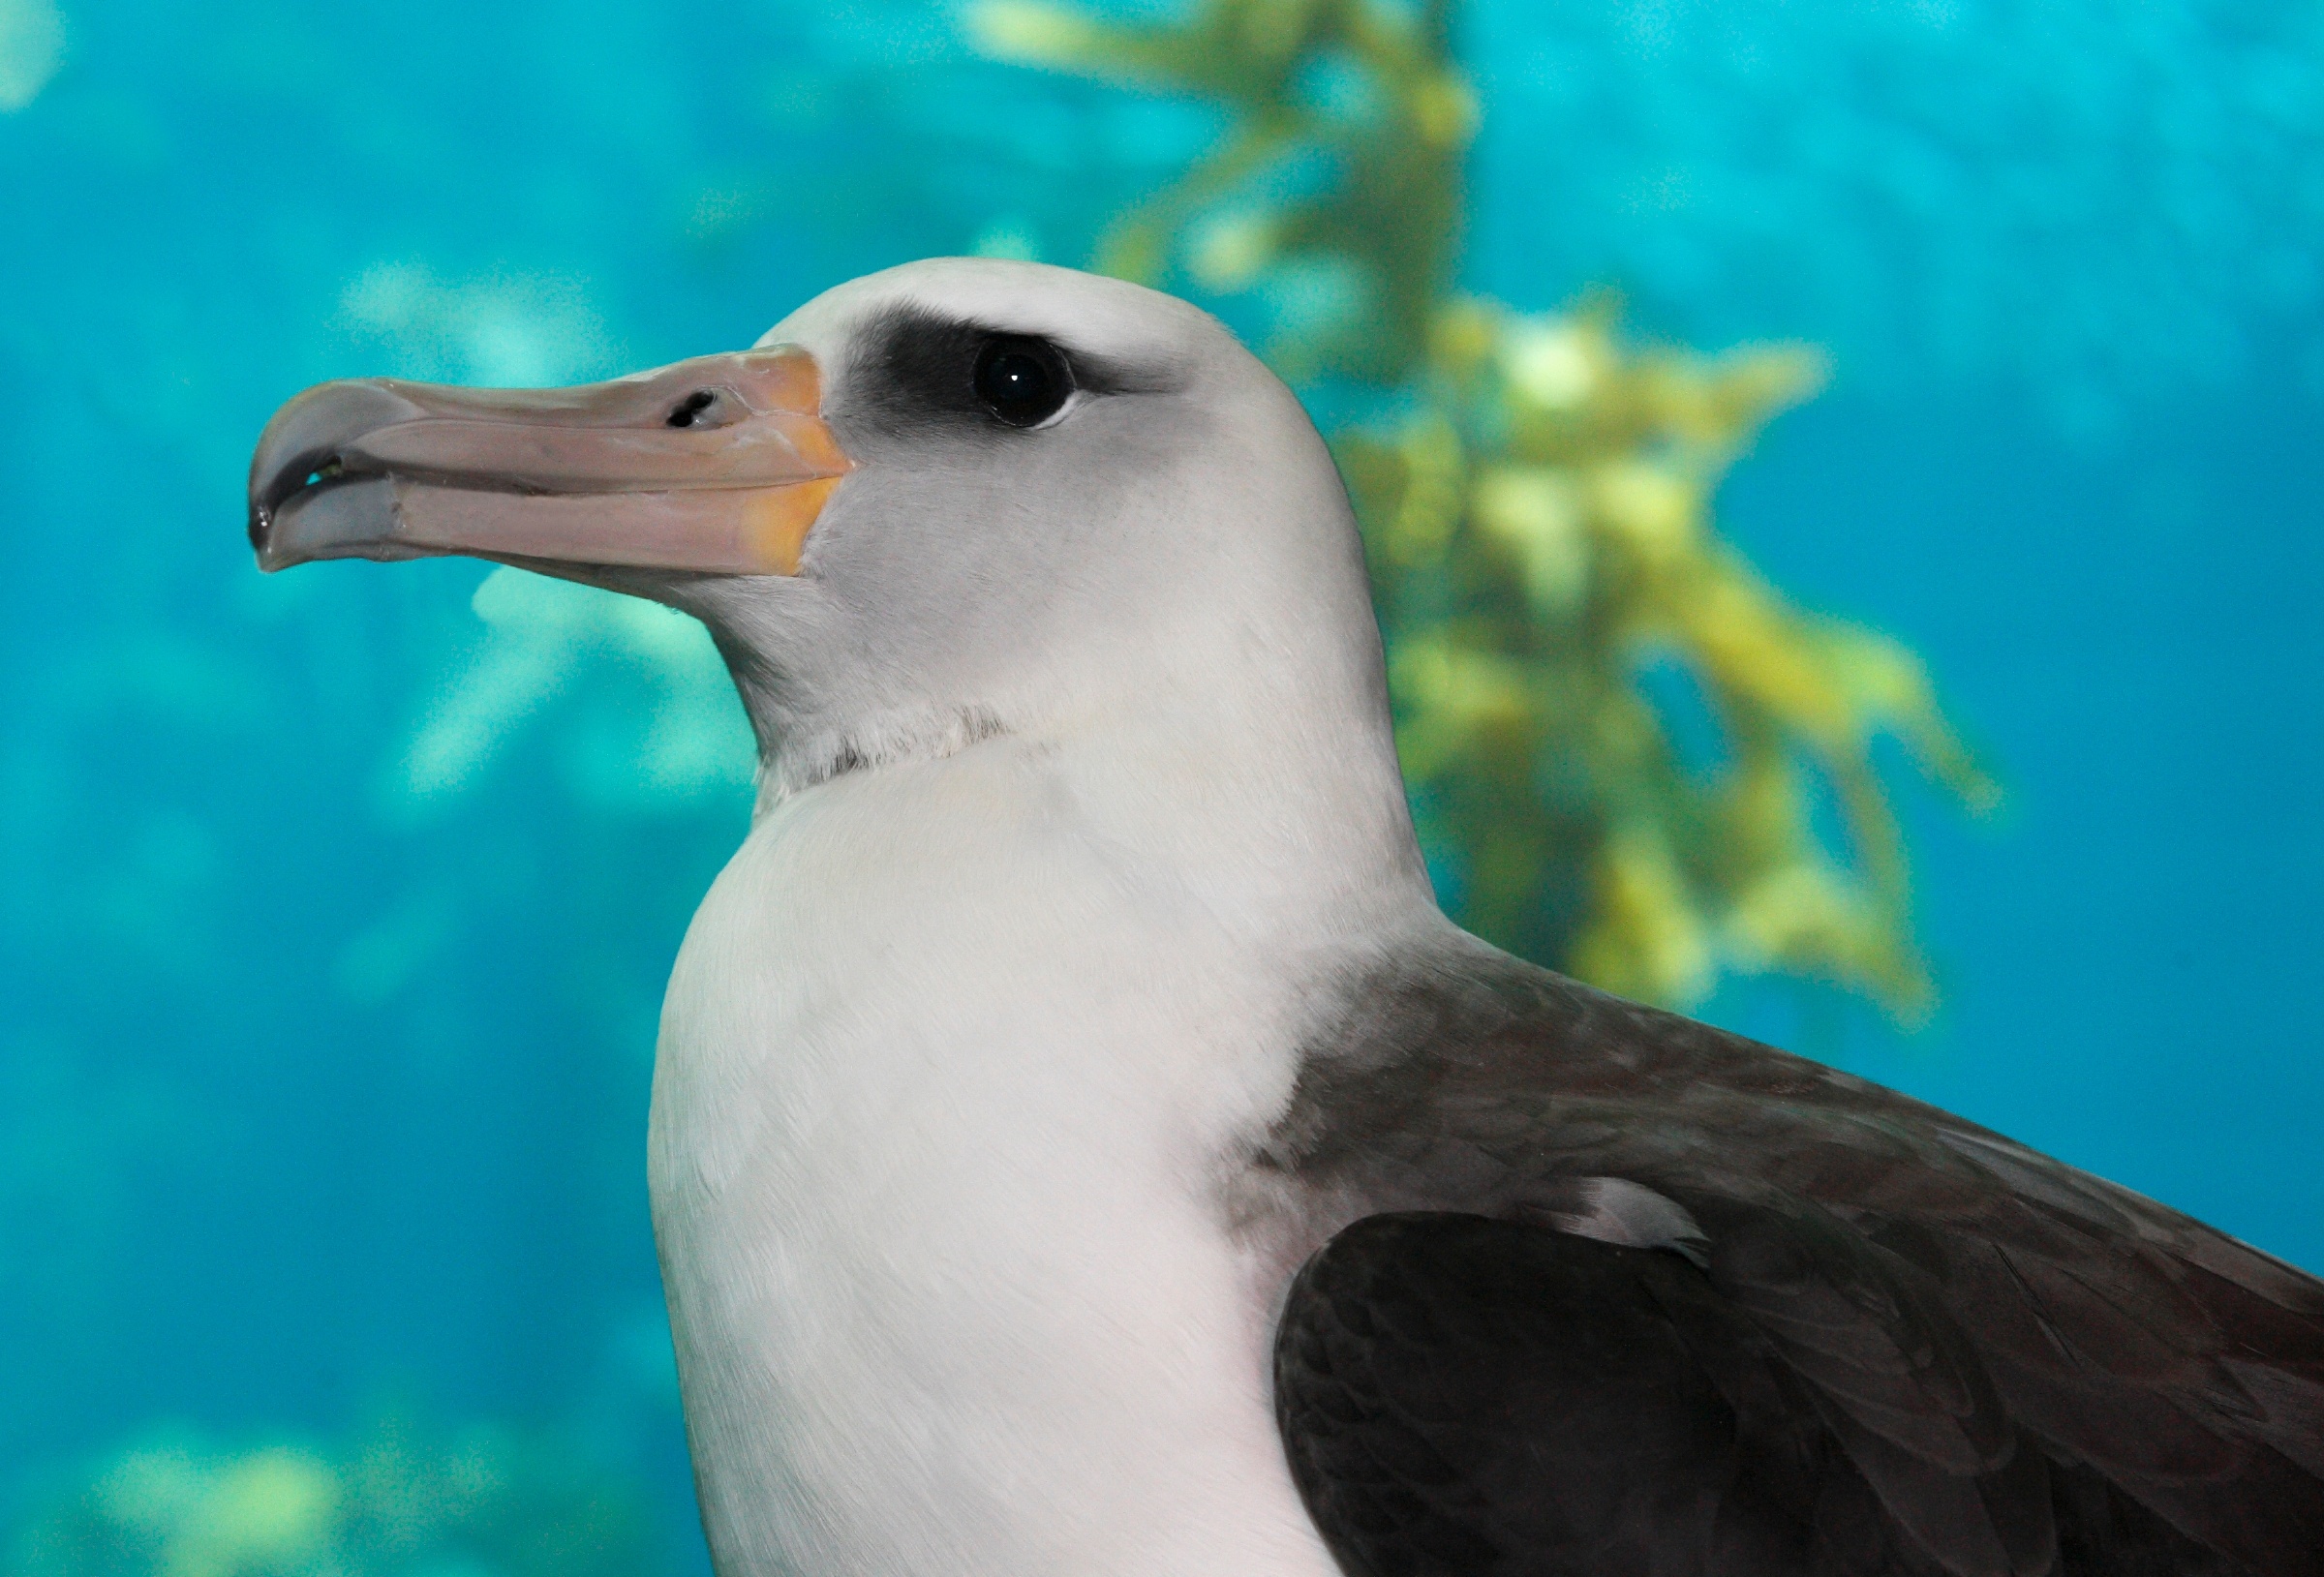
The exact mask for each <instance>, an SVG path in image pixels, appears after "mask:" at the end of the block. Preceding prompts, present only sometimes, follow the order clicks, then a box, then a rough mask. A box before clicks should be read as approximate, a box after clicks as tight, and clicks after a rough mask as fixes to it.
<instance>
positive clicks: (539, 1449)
mask: <svg viewBox="0 0 2324 1577" xmlns="http://www.w3.org/2000/svg"><path fill="white" fill-rule="evenodd" d="M648 1535H649V1526H648V1523H647V1520H646V1518H645V1515H644V1513H643V1510H642V1502H641V1501H640V1499H639V1497H638V1496H637V1495H636V1494H635V1492H634V1491H633V1489H632V1487H631V1486H630V1485H628V1484H627V1482H624V1481H621V1480H619V1479H617V1478H615V1477H613V1476H611V1475H609V1474H608V1473H607V1472H606V1471H605V1470H603V1469H602V1468H599V1467H596V1466H595V1465H593V1464H592V1463H590V1462H589V1461H588V1460H587V1459H586V1458H584V1457H583V1456H581V1455H580V1454H578V1453H577V1452H575V1451H573V1450H572V1449H570V1448H569V1447H567V1446H566V1445H564V1444H562V1443H561V1442H559V1441H554V1440H551V1439H549V1438H546V1437H534V1436H524V1435H516V1434H510V1433H507V1432H504V1431H500V1430H495V1429H490V1428H476V1429H472V1430H470V1431H467V1432H465V1433H463V1434H461V1435H459V1436H457V1437H454V1438H449V1439H439V1438H434V1437H431V1436H427V1435H423V1434H421V1433H419V1432H417V1431H415V1430H413V1429H412V1428H411V1427H409V1426H406V1425H395V1424H391V1425H386V1426H382V1427H381V1428H378V1429H375V1430H373V1431H371V1432H369V1433H368V1434H366V1435H365V1436H364V1437H362V1438H360V1439H358V1440H356V1441H353V1442H352V1443H350V1444H349V1445H347V1446H346V1447H344V1448H342V1449H338V1450H321V1449H317V1448H315V1447H313V1446H310V1445H306V1444H292V1443H281V1442H278V1443H273V1444H264V1445H256V1446H251V1447H246V1448H243V1449H222V1448H218V1447H214V1446H211V1445H208V1444H205V1443H203V1442H201V1441H194V1440H183V1439H161V1440H156V1441H149V1442H147V1443H145V1444H141V1445H138V1446H135V1447H133V1448H131V1449H129V1450H126V1451H123V1452H121V1453H119V1454H118V1455H117V1456H115V1457H113V1458H112V1459H111V1460H110V1461H108V1462H107V1463H105V1464H104V1465H102V1466H101V1467H100V1468H99V1469H98V1471H96V1472H95V1474H94V1475H93V1476H92V1477H90V1478H89V1479H88V1480H87V1481H86V1482H85V1483H83V1484H81V1485H80V1486H79V1487H78V1488H77V1489H76V1490H74V1491H72V1492H70V1493H68V1494H66V1495H65V1496H63V1497H61V1498H60V1499H59V1501H57V1502H56V1503H55V1504H54V1505H53V1506H52V1507H51V1508H50V1510H49V1511H48V1512H47V1513H46V1515H43V1516H39V1517H36V1518H35V1519H34V1520H32V1521H31V1522H30V1523H28V1524H27V1525H26V1526H25V1527H24V1528H23V1529H22V1530H21V1531H20V1532H18V1534H17V1535H16V1536H15V1539H14V1540H13V1542H12V1544H11V1547H10V1548H8V1549H7V1550H6V1551H5V1552H0V1559H4V1560H5V1562H6V1563H5V1566H4V1567H0V1569H5V1570H6V1572H7V1573H8V1577H407V1574H411V1573H419V1572H440V1573H449V1572H458V1573H461V1574H463V1577H653V1574H655V1573H657V1572H658V1571H660V1570H661V1569H663V1567H664V1565H665V1564H666V1562H663V1561H662V1560H660V1559H658V1558H657V1555H656V1553H655V1552H654V1550H653V1548H652V1545H651V1541H650V1539H649V1536H648Z"/></svg>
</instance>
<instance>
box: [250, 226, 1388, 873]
mask: <svg viewBox="0 0 2324 1577" xmlns="http://www.w3.org/2000/svg"><path fill="white" fill-rule="evenodd" d="M251 536H252V541H253V543H254V545H255V546H256V548H257V550H258V554H259V560H260V564H261V565H262V566H263V567H265V568H268V569H277V568H282V567H284V566H287V565H290V564H294V563H299V562H302V561H307V560H312V559H327V558H350V557H352V558H369V559H402V558H411V557H416V556H421V555H435V554H468V555H473V556H475V557H479V558H486V559H494V560H499V561H504V562H509V563H516V564H521V565H523V566H525V567H527V568H530V569H535V570H538V571H541V572H543V573H546V574H551V575H561V576H565V577H567V578H570V579H574V580H581V581H587V582H591V583H593V584H596V585H600V586H606V587H610V588H613V589H615V590H619V591H627V592H631V593H634V594H637V595H642V596H648V597H653V598H656V599H657V600H660V601H663V602H667V603H670V604H672V605H674V606H676V607H679V608H682V609H685V610H686V611H688V612H689V613H691V614H694V615H696V616H697V617H699V618H700V619H702V620H703V622H705V623H707V624H708V625H709V626H710V628H711V630H712V632H713V634H714V635H715V636H716V637H717V639H718V642H719V647H720V650H721V651H722V652H724V653H725V655H726V658H727V661H728V665H729V666H730V668H731V669H732V670H733V672H734V676H735V680H736V682H737V684H738V685H739V687H740V688H741V690H742V693H743V696H744V699H745V702H746V704H747V706H748V707H749V712H750V714H751V718H752V721H753V724H754V725H755V727H756V729H757V731H758V734H759V738H760V742H761V747H762V752H763V754H764V756H765V760H766V764H767V768H768V770H769V773H770V777H771V780H772V782H773V783H774V785H775V786H776V788H777V790H778V791H779V792H780V791H781V790H785V789H796V788H799V787H801V786H804V785H807V784H811V783H813V782H816V781H818V780H820V779H822V778H825V777H828V776H830V775H832V774H833V773H839V772H843V771H846V770H850V769H852V768H855V767H859V766H864V765H871V764H877V763H880V762H884V761H890V760H895V759H900V758H908V757H911V756H915V755H922V754H941V753H944V752H946V751H949V750H955V749H958V748H961V747H962V746H963V744H964V743H969V742H972V741H974V740H977V739H981V738H985V737H988V736H992V735H1013V736H1020V737H1024V738H1025V739H1028V740H1031V741H1034V742H1037V743H1051V742H1055V741H1060V740H1068V739H1070V738H1072V737H1074V736H1075V735H1076V734H1077V733H1090V732H1096V733H1100V734H1102V733H1105V732H1106V731H1108V730H1121V729H1136V728H1141V727H1143V728H1146V729H1147V730H1148V731H1149V732H1150V731H1151V730H1154V729H1161V730H1163V731H1164V732H1165V733H1168V732H1170V731H1172V730H1173V729H1174V728H1175V729H1176V730H1177V739H1178V742H1179V747H1182V748H1184V749H1188V750H1200V751H1203V752H1207V753H1208V754H1209V755H1210V756H1211V758H1212V759H1211V766H1212V768H1213V769H1214V770H1215V771H1217V772H1219V773H1227V774H1232V773H1237V772H1238V771H1250V772H1256V773H1270V772H1275V771H1278V770H1279V769H1282V768H1284V767H1285V766H1286V764H1291V763H1302V762H1303V763H1305V764H1306V765H1305V766H1303V767H1300V768H1299V769H1298V771H1297V772H1295V773H1294V775H1305V776H1313V775H1315V774H1316V773H1322V774H1323V775H1324V776H1326V777H1337V778H1339V779H1342V780H1343V781H1342V782H1341V785H1340V786H1341V787H1342V788H1343V789H1349V790H1353V791H1355V792H1356V795H1357V797H1358V798H1360V799H1361V800H1362V801H1364V802H1365V804H1367V806H1368V807H1369V809H1368V811H1367V813H1366V814H1365V816H1364V818H1363V819H1367V820H1368V819H1374V818H1377V817H1385V818H1386V820H1387V821H1388V822H1389V823H1392V824H1393V825H1392V826H1384V827H1382V828H1381V829H1380V831H1382V832H1385V833H1387V834H1389V835H1390V836H1391V841H1393V840H1395V838H1396V837H1397V836H1398V835H1399V834H1400V836H1401V838H1402V839H1404V840H1407V842H1408V840H1409V836H1410V834H1409V832H1408V831H1403V830H1402V829H1403V828H1404V825H1405V824H1404V822H1403V807H1402V803H1401V794H1400V790H1399V788H1398V785H1397V783H1396V778H1395V773H1394V764H1393V758H1392V752H1391V749H1390V745H1389V740H1388V722H1387V710H1386V699H1385V687H1384V685H1383V682H1382V676H1381V663H1380V648H1379V637H1378V632H1377V629H1376V626H1375V625H1374V623H1373V621H1372V615H1371V608H1370V602H1369V596H1368V591H1367V588H1366V584H1365V581H1364V575H1363V567H1362V559H1361V550H1360V548H1359V545H1358V539H1357V535H1356V531H1355V527H1354V523H1353V520H1352V518H1351V516H1350V513H1349V509H1348V504H1347V499H1346V495H1345V493H1344V491H1343V490H1342V488H1341V486H1340V483H1339V479H1338V476H1337V474H1336V472H1335V471H1334V470H1333V467H1332V464H1331V461H1330V455H1329V453H1328V452H1327V451H1326V449H1325V447H1324V445H1323V443H1322V441H1321V440H1320V439H1318V437H1317V436H1316V433H1315V430H1314V428H1313V427H1312V425H1311V424H1310V423H1309V422H1308V420H1307V418H1306V416H1305V414H1304V412H1302V410H1301V409H1300V406H1299V404H1298V402H1297V401H1296V400H1295V399H1294V398H1293V397H1292V395H1291V394H1290V392H1289V391H1288V390H1287V389H1285V388H1284V386H1283V385H1282V384H1281V383H1280V382H1279V381H1278V380H1277V379H1275V378H1274V377H1273V376H1272V375H1271V374H1269V372H1268V371H1267V370H1266V369H1265V368H1264V367H1262V366H1261V365H1260V363H1259V362H1258V361H1257V360H1256V359H1255V358H1254V357H1252V356H1251V355H1250V354H1249V353H1248V352H1247V351H1245V350H1244V349H1242V347H1241V346H1240V345H1238V343H1237V342H1236V340H1235V339H1234V337H1233V336H1232V335H1230V334H1229V333H1228V332H1227V331H1226V330H1225V329H1224V328H1222V327H1221V326H1220V325H1219V324H1218V323H1217V322H1216V321H1214V320H1213V319H1212V318H1209V317H1208V316H1207V315H1205V314H1204V313H1202V312H1199V311H1197V310H1196V309H1194V308H1192V307H1190V306H1187V305H1186V304H1184V303H1182V302H1180V301H1177V300H1175V299H1173V298H1171V297H1169V296H1166V295H1162V294H1159V293H1157V292H1154V291H1151V290H1147V289H1142V288H1138V287H1135V286H1131V285H1125V284H1122V283H1119V282H1117V281H1113V280H1107V279H1101V278H1097V277H1094V276H1091V275H1086V274H1081V273H1076V272H1073V271H1070V270H1066V269H1060V268H1049V267H1042V266H1038V265H1034V264H1027V263H1017V262H1000V261H990V260H980V259H945V260H937V261H930V262H921V263H913V264H909V265H906V266H904V267H902V268H896V269H891V270H888V271H887V272H884V273H880V274H874V275H871V276H870V277H868V278H865V279H860V280H856V281H854V282H852V283H850V284H847V285H843V286H841V287H839V288H836V289H833V290H831V291H828V292H827V293H825V294H824V295H822V296H819V297H817V298H816V299H815V300H813V301H811V302H810V303H809V304H808V305H806V306H805V307H803V308H801V309H800V310H799V311H797V312H796V313H794V314H792V315H791V316H790V317H789V318H785V319H784V320H783V321H782V322H780V323H779V324H778V325H776V327H775V328H774V329H773V330H772V331H771V332H769V333H768V334H767V336H766V337H765V338H764V339H763V340H761V341H760V343H759V345H758V347H757V348H755V349H750V350H744V351H738V352H733V353H729V354H724V355H714V356H703V357H698V358H695V359H693V360H690V361H683V362H679V363H676V364H674V365H672V366H669V367H665V368H662V369H659V370H657V371H655V372H649V373H641V374H638V375H636V376H634V377H630V378H625V379H617V380H615V381H612V382H608V383H599V384H592V385H587V386H583V387H578V388H566V389H540V390H476V389H453V388H438V387H430V386H425V385H419V384H413V383H406V382H400V381H395V380H391V379H360V380H352V381H344V382H336V383H327V384H323V385H321V387H318V388H314V389H310V390H308V391H307V392H306V393H304V394H301V395H299V396H298V397H296V398H295V399H293V400H291V402H290V403H289V404H288V405H286V406H285V407H284V408H283V409H282V410H281V411H280V412H279V413H278V414H277V415H276V416H275V418H274V419H273V421H272V422H271V423H270V424H269V425H268V427H267V429H266V432H265V435H264V437H263V438H262V439H261V440H260V445H259V450H258V454H257V457H256V459H255V460H254V462H253V466H252V471H251ZM1270 762H1271V763H1272V766H1270V765H1269V763H1270ZM1351 777H1353V778H1357V779H1361V786H1359V784H1358V783H1357V782H1354V781H1347V779H1350V778H1351ZM1383 799H1386V800H1391V801H1392V802H1393V804H1392V806H1391V805H1387V804H1381V803H1380V802H1382V801H1383ZM1313 808H1315V809H1316V810H1318V811H1321V810H1322V808H1323V807H1321V806H1318V807H1313ZM1349 809H1350V807H1349V806H1347V805H1341V806H1338V807H1337V808H1336V809H1335V810H1334V811H1333V812H1332V813H1335V814H1344V813H1347V812H1348V811H1349Z"/></svg>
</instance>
